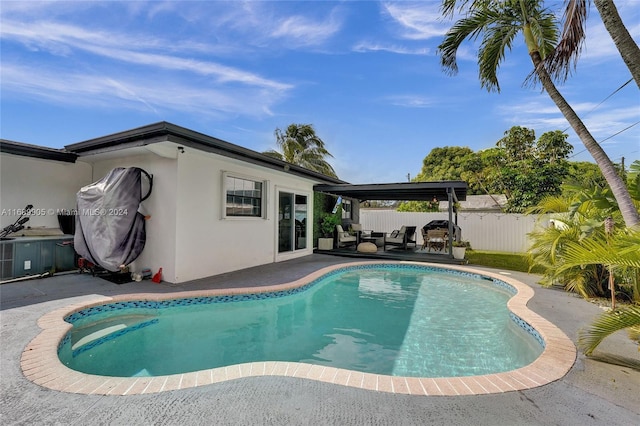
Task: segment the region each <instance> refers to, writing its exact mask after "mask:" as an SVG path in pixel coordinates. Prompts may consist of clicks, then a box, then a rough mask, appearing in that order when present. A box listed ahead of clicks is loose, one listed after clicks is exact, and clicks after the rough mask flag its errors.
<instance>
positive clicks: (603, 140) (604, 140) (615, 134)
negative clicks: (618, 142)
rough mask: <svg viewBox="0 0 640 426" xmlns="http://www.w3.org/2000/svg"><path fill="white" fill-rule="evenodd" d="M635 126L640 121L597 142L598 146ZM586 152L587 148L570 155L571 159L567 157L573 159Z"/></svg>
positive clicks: (639, 122)
mask: <svg viewBox="0 0 640 426" xmlns="http://www.w3.org/2000/svg"><path fill="white" fill-rule="evenodd" d="M637 124H640V121H636V122H635V123H633V124H632V125H630V126H627V127H625V128H624V129H622V130H620V131H619V132H616V133H614V134H613V135H611V136H609V137H608V138H605V139H602V140H601V141H600V142H598V143H600V144H601V143H603V142H606V141H608V140H609V139H611V138H613V137H614V136H617V135H619V134H620V133H622V132H625V131H627V130H629V129H630V128H632V127H633V126H635V125H637ZM586 150H587V148H585V149H583V150H582V151H580V152H576V153H575V154H573V155H572V156H571V157H569V158H573V157H575V156H576V155H580V154H582V153H583V152H585V151H586Z"/></svg>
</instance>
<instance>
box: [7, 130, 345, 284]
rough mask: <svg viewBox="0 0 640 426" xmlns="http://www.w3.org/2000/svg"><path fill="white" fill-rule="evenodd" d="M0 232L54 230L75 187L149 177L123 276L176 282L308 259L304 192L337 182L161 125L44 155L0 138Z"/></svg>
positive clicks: (308, 198) (308, 213) (308, 201)
mask: <svg viewBox="0 0 640 426" xmlns="http://www.w3.org/2000/svg"><path fill="white" fill-rule="evenodd" d="M0 148H1V149H0V173H1V179H0V204H1V205H0V209H3V211H4V212H5V213H7V214H3V215H2V216H1V217H0V227H4V226H7V225H9V224H11V223H12V222H13V221H14V220H15V219H16V217H15V215H12V214H10V213H11V212H12V211H14V212H15V209H20V208H24V206H26V205H28V204H32V205H33V206H34V209H35V211H37V212H38V214H36V215H32V216H31V219H30V221H29V225H30V226H32V227H51V228H57V227H58V226H59V225H58V218H57V214H56V212H59V211H63V210H65V209H67V210H72V209H74V208H75V205H76V193H77V192H78V190H79V189H80V188H81V187H83V186H85V185H88V184H90V183H92V182H95V181H97V180H99V179H101V178H102V177H103V176H105V175H106V174H107V173H108V172H110V171H111V170H112V169H114V168H116V167H139V168H142V169H144V170H145V171H147V172H148V173H150V174H152V175H153V191H152V193H151V196H150V197H149V198H148V199H147V200H145V201H144V202H143V203H142V206H141V211H142V212H143V213H144V214H145V215H149V216H150V218H149V219H148V220H147V223H146V229H147V241H146V246H145V249H144V251H143V252H142V254H141V255H140V256H139V257H138V259H136V260H135V261H134V262H133V264H132V265H131V268H132V270H138V271H139V270H141V269H142V268H150V269H151V270H152V271H157V270H158V269H159V268H163V279H164V280H165V281H168V282H172V283H181V282H185V281H190V280H194V279H198V278H203V277H208V276H211V275H216V274H221V273H225V272H230V271H234V270H239V269H244V268H248V267H252V266H257V265H262V264H267V263H272V262H279V261H282V260H286V259H291V258H294V257H299V256H305V255H309V254H311V253H312V252H313V240H312V238H311V235H312V223H313V217H312V215H313V188H314V185H318V184H330V185H331V184H333V185H335V184H346V182H343V181H341V180H339V179H334V178H331V177H328V176H325V175H322V174H319V173H315V172H312V171H310V170H307V169H304V168H302V167H297V166H295V165H291V164H289V163H286V162H283V161H280V160H277V159H274V158H271V157H268V156H265V155H262V154H260V153H258V152H255V151H252V150H249V149H246V148H243V147H240V146H237V145H234V144H231V143H228V142H225V141H222V140H220V139H217V138H214V137H211V136H207V135H204V134H202V133H198V132H195V131H192V130H189V129H186V128H183V127H180V126H176V125H174V124H171V123H167V122H160V123H156V124H151V125H148V126H144V127H140V128H136V129H132V130H128V131H124V132H120V133H116V134H112V135H108V136H103V137H100V138H96V139H91V140H88V141H84V142H80V143H74V144H71V145H67V146H65V148H64V149H52V148H46V147H40V146H34V145H28V144H24V143H19V142H13V141H7V140H2V141H0Z"/></svg>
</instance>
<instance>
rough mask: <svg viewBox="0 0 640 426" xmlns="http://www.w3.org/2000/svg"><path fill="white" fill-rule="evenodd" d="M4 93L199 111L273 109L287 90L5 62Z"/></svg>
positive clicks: (58, 100)
mask: <svg viewBox="0 0 640 426" xmlns="http://www.w3.org/2000/svg"><path fill="white" fill-rule="evenodd" d="M2 84H3V92H4V96H7V95H10V94H11V93H17V94H19V96H21V97H23V98H36V99H41V100H42V99H45V100H47V101H51V102H55V103H58V104H63V105H74V106H78V105H80V106H91V107H100V108H111V109H121V108H129V109H135V110H143V111H152V112H154V113H158V111H163V110H171V111H178V112H183V113H184V112H194V113H198V114H200V115H218V116H221V115H238V114H241V115H248V116H264V115H271V108H272V106H273V105H274V104H276V103H277V102H279V101H280V100H281V99H282V97H283V96H284V93H282V92H281V91H278V90H271V91H269V90H262V89H260V90H256V89H253V88H251V87H244V88H238V87H234V88H226V87H224V86H220V85H213V84H212V85H206V84H200V85H193V84H190V82H188V81H182V80H178V79H175V78H171V79H166V80H163V79H156V78H154V79H149V78H148V77H146V76H145V75H140V74H137V75H125V74H121V75H119V76H118V77H114V76H111V75H105V74H98V73H96V74H86V73H79V72H76V73H69V72H68V71H64V72H61V71H57V70H54V69H46V70H42V69H37V68H30V67H24V66H16V65H13V64H3V68H2Z"/></svg>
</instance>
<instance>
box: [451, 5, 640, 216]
mask: <svg viewBox="0 0 640 426" xmlns="http://www.w3.org/2000/svg"><path fill="white" fill-rule="evenodd" d="M456 5H458V6H459V7H458V9H460V10H461V11H466V12H467V13H466V14H465V15H464V17H463V18H462V19H460V20H458V21H457V22H455V23H454V25H453V27H451V29H450V30H449V31H448V32H447V34H446V35H445V38H444V40H443V42H442V43H441V44H440V46H438V51H439V53H440V55H441V63H442V66H443V67H444V68H445V69H446V70H448V71H449V72H450V73H451V74H455V73H457V71H458V66H457V60H456V54H457V51H458V48H459V47H460V45H461V44H462V42H463V41H465V40H466V39H473V40H475V39H477V38H479V37H480V36H482V41H481V45H480V48H479V50H478V65H479V68H480V84H481V86H482V87H485V88H486V89H487V90H489V91H497V92H499V91H500V85H499V83H498V78H497V70H498V67H499V65H500V63H501V62H502V61H503V60H504V56H505V53H506V52H505V51H506V50H507V49H511V46H512V44H513V41H514V39H515V37H516V35H518V34H519V33H522V34H523V36H524V39H525V43H526V46H527V49H528V52H529V56H530V57H531V61H532V62H533V65H534V74H533V76H534V78H535V79H537V80H539V81H540V83H541V84H542V87H543V88H544V89H545V91H546V92H547V94H548V95H549V96H550V97H551V99H552V100H553V102H554V103H555V104H556V106H557V107H558V108H559V109H560V112H562V114H563V115H564V117H565V118H566V119H567V121H568V122H569V124H570V125H571V127H572V128H573V130H574V131H575V132H576V134H577V135H578V137H579V138H580V140H581V141H582V143H583V144H584V146H585V147H586V148H587V150H588V151H589V153H590V154H591V156H592V157H593V158H594V160H595V161H596V163H597V164H598V167H600V170H601V171H602V174H603V176H604V177H605V179H606V180H607V183H608V184H609V187H610V188H611V191H612V193H613V195H614V197H615V198H616V200H617V202H618V205H619V207H620V212H621V213H622V217H623V218H624V222H625V224H626V225H627V226H628V227H633V226H636V225H639V224H640V215H639V214H638V210H637V209H636V208H635V207H634V204H633V201H632V200H631V196H630V195H629V191H628V190H627V188H626V186H625V184H624V181H623V180H622V178H621V177H620V176H619V175H618V173H617V172H616V169H615V167H614V166H613V163H612V162H611V160H610V159H609V157H608V156H607V154H606V153H605V152H604V150H603V149H602V147H601V146H600V144H598V142H597V141H596V140H595V139H594V137H593V136H592V135H591V133H590V132H589V130H588V129H587V127H586V126H585V125H584V123H583V122H582V120H581V119H580V117H578V115H577V114H576V112H575V111H574V110H573V108H572V107H571V105H569V103H568V102H567V101H566V99H565V98H564V97H563V96H562V94H561V93H560V92H559V91H558V89H557V88H556V86H555V84H554V82H553V79H552V76H551V74H550V73H549V70H548V69H547V66H546V65H545V63H544V59H545V58H546V57H547V56H548V55H552V54H554V52H555V47H556V45H557V43H558V40H559V34H558V21H557V19H556V17H555V15H554V14H553V13H551V12H550V11H548V10H547V9H545V8H544V7H543V0H503V1H494V0H443V12H444V13H445V15H451V14H452V13H453V12H454V11H455V9H456ZM567 65H568V63H567ZM554 75H556V76H557V75H558V74H557V73H556V74H554Z"/></svg>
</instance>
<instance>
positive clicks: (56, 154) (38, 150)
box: [0, 139, 78, 163]
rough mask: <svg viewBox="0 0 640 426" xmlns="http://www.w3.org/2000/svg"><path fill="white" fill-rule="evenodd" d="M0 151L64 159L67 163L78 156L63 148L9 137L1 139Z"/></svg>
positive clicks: (47, 158) (24, 155) (74, 160)
mask: <svg viewBox="0 0 640 426" xmlns="http://www.w3.org/2000/svg"><path fill="white" fill-rule="evenodd" d="M0 152H3V153H6V154H13V155H20V156H22V157H31V158H38V159H41V160H53V161H62V162H65V163H75V162H76V159H77V158H78V155H77V154H75V153H73V152H67V151H65V150H62V149H56V148H49V147H45V146H38V145H31V144H28V143H23V142H16V141H10V140H8V139H0Z"/></svg>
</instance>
